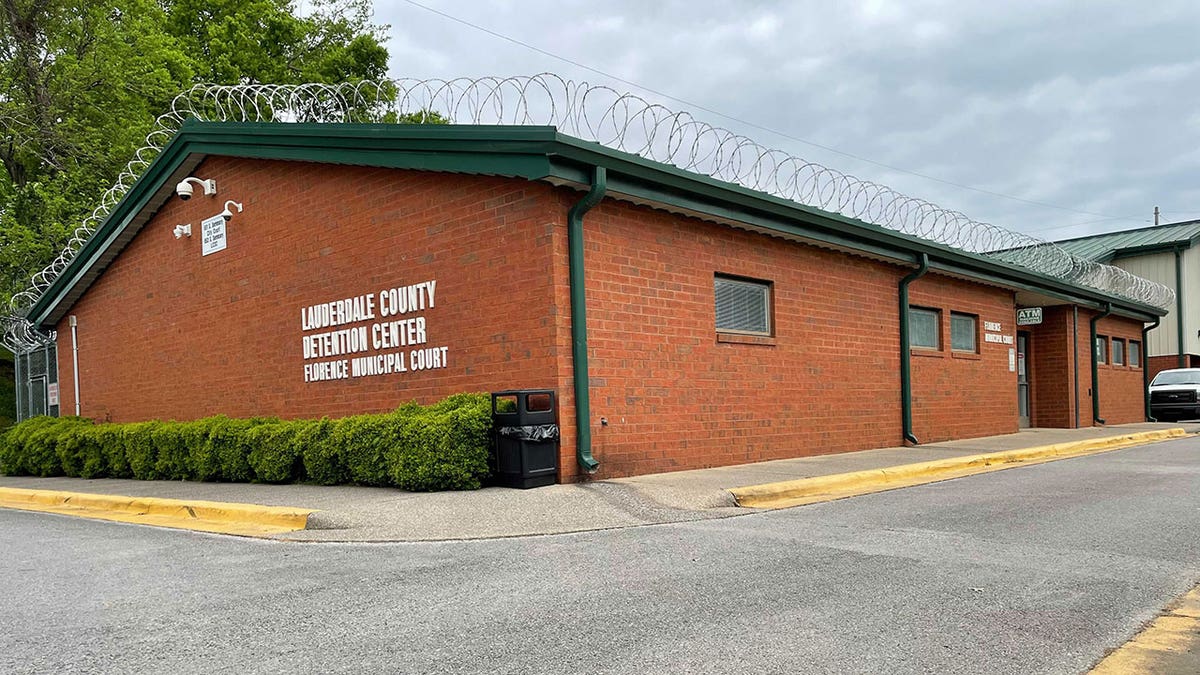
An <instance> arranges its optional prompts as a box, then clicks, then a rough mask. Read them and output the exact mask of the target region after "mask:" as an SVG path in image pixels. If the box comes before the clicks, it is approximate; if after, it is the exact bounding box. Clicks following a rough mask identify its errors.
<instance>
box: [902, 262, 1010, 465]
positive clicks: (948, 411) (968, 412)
mask: <svg viewBox="0 0 1200 675" xmlns="http://www.w3.org/2000/svg"><path fill="white" fill-rule="evenodd" d="M909 300H910V304H912V305H919V306H921V307H926V308H929V309H936V310H939V312H940V315H941V316H940V318H941V340H940V344H941V349H939V350H929V349H913V350H912V354H913V360H912V363H913V431H914V433H915V435H916V437H917V440H919V441H920V442H922V443H932V442H936V441H944V440H949V439H952V438H971V437H975V436H991V435H996V434H1006V433H1014V432H1016V431H1017V423H1018V418H1017V404H1016V401H1017V375H1016V372H1010V371H1009V369H1008V351H1009V349H1015V348H1016V344H1015V342H1016V340H1015V336H1016V310H1015V306H1014V301H1013V294H1012V292H1011V291H1007V290H1003V289H998V288H994V287H990V286H982V285H979V284H972V283H968V282H965V281H960V280H957V279H951V278H948V277H942V276H938V275H936V274H931V275H927V276H925V277H922V278H921V279H919V280H918V281H916V282H914V283H913V284H912V286H911V287H910V289H909ZM952 312H957V313H963V314H972V315H974V316H975V317H977V321H976V329H977V330H976V333H977V334H976V343H977V345H978V348H977V351H976V352H975V353H971V352H962V351H955V350H953V349H951V342H950V315H951V313H952ZM985 322H990V323H998V324H1000V330H999V331H995V330H991V331H989V330H986V328H987V324H986V323H985ZM989 333H991V334H993V335H996V336H999V337H1001V338H1003V339H1007V340H1010V341H1009V342H1003V341H1001V342H990V341H987V340H986V339H985V336H986V335H988V334H989Z"/></svg>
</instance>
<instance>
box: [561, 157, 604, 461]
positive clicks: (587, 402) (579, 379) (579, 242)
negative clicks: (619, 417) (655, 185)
mask: <svg viewBox="0 0 1200 675" xmlns="http://www.w3.org/2000/svg"><path fill="white" fill-rule="evenodd" d="M607 188H608V172H607V171H606V170H605V168H604V167H602V166H597V167H595V170H594V171H593V173H592V186H591V189H590V190H588V193H587V194H586V195H584V197H583V199H581V200H579V202H577V203H576V204H575V205H574V206H572V207H571V210H570V211H568V212H567V248H568V268H569V272H570V285H571V366H572V378H571V379H572V380H574V384H575V459H576V460H577V461H578V462H579V468H581V469H583V470H584V471H585V472H587V473H595V472H596V469H598V468H600V462H597V461H596V458H595V457H592V427H591V416H592V412H591V398H590V396H591V395H590V393H589V390H590V380H589V378H588V349H587V296H586V295H585V293H584V288H583V216H584V214H585V213H587V212H588V211H590V210H591V209H592V207H594V206H595V205H597V204H599V203H600V200H601V199H603V198H604V192H605V190H606V189H607Z"/></svg>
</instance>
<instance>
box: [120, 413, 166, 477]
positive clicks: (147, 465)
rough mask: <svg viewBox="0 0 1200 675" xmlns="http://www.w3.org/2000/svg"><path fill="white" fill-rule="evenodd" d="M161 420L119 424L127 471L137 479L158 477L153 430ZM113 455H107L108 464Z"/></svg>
mask: <svg viewBox="0 0 1200 675" xmlns="http://www.w3.org/2000/svg"><path fill="white" fill-rule="evenodd" d="M161 424H162V423H161V422H138V423H135V424H123V425H121V441H122V446H123V449H124V451H125V452H124V461H125V462H126V464H127V465H128V466H129V473H130V474H131V475H132V476H133V477H134V478H137V479H138V480H155V479H157V478H159V475H158V471H157V469H156V467H157V466H158V448H157V447H156V446H155V445H154V430H155V429H157V428H158V427H159V426H160V425H161ZM113 460H114V457H113V456H112V455H109V458H108V462H109V466H115V465H114V464H113Z"/></svg>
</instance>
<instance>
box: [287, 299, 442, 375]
mask: <svg viewBox="0 0 1200 675" xmlns="http://www.w3.org/2000/svg"><path fill="white" fill-rule="evenodd" d="M436 291H437V281H436V280H433V279H430V280H429V281H422V282H421V283H417V284H409V285H407V286H396V287H393V288H387V289H384V290H381V291H379V292H378V293H367V294H365V295H356V296H352V297H349V298H341V299H338V300H332V301H329V302H321V303H317V304H315V305H309V306H308V307H304V308H302V309H301V310H300V330H301V331H302V332H306V333H307V332H308V331H321V332H313V333H309V334H306V335H301V336H300V342H301V350H302V352H303V354H304V358H305V360H308V359H327V358H329V357H334V356H349V355H355V354H362V353H363V352H377V353H373V354H366V355H362V356H353V357H352V358H349V359H340V360H333V361H319V362H315V363H306V364H304V381H305V382H324V381H328V380H344V379H348V378H352V377H373V376H377V375H392V374H395V373H407V372H410V371H421V370H435V369H439V368H448V367H449V365H450V358H449V351H450V348H449V347H444V346H435V347H428V346H425V345H426V344H427V343H428V342H429V332H428V329H427V326H426V318H425V317H424V316H421V315H420V314H421V313H422V312H426V311H428V310H430V309H433V308H434V307H435V306H436V304H435V293H436ZM377 311H378V318H380V319H383V318H387V317H399V316H403V317H405V318H402V319H392V320H390V321H378V322H375V319H376V318H377V314H376V312H377ZM366 322H372V323H370V324H369V325H358V326H352V325H349V324H364V323H366ZM339 326H348V327H346V328H338V327H339ZM329 328H334V329H335V330H323V329H329Z"/></svg>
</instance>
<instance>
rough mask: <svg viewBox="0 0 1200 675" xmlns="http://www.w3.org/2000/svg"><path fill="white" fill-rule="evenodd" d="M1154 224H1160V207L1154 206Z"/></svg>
mask: <svg viewBox="0 0 1200 675" xmlns="http://www.w3.org/2000/svg"><path fill="white" fill-rule="evenodd" d="M1154 224H1155V225H1158V207H1157V206H1156V207H1154Z"/></svg>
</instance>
